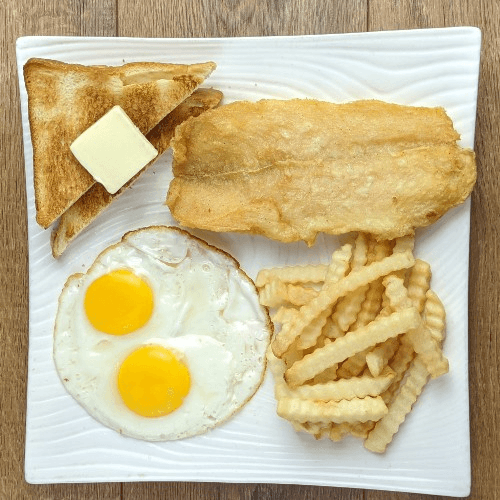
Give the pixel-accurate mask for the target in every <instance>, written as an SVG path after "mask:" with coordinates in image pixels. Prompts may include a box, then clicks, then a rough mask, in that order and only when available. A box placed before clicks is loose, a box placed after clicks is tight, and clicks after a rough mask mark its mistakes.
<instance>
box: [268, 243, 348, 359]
mask: <svg viewBox="0 0 500 500" xmlns="http://www.w3.org/2000/svg"><path fill="white" fill-rule="evenodd" d="M351 254H352V246H351V245H349V244H346V245H344V246H343V247H342V248H340V249H338V250H336V251H335V252H333V255H332V260H331V262H330V265H329V267H328V271H327V273H326V277H325V283H324V285H323V288H322V289H321V292H320V293H319V295H318V296H317V297H315V298H314V299H312V300H311V301H310V302H309V303H308V304H306V305H304V306H302V307H301V308H300V315H299V316H298V317H297V318H296V319H295V321H291V322H290V323H286V324H284V325H283V328H282V329H281V331H279V332H278V333H277V334H276V336H275V337H274V340H273V341H272V344H271V345H272V348H273V351H274V354H276V356H282V355H283V354H284V353H285V352H286V351H287V349H288V347H289V346H290V345H291V344H292V343H293V341H294V340H295V339H296V338H297V337H298V336H299V335H301V334H302V332H303V330H304V329H305V328H306V327H307V326H308V325H309V324H310V323H312V321H313V320H314V319H316V318H317V317H318V316H319V315H320V314H321V313H322V312H323V311H324V310H325V309H327V308H329V307H332V305H333V303H329V302H328V291H329V290H330V288H332V287H334V286H335V285H336V280H338V279H340V277H341V276H344V275H345V273H346V272H347V270H348V267H349V261H350V260H351ZM320 334H321V330H320V331H319V333H318V335H320ZM313 344H314V343H313Z"/></svg>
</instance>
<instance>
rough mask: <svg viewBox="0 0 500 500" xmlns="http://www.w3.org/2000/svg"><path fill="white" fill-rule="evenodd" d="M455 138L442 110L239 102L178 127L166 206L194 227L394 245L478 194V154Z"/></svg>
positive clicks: (384, 105)
mask: <svg viewBox="0 0 500 500" xmlns="http://www.w3.org/2000/svg"><path fill="white" fill-rule="evenodd" d="M458 138H459V135H458V133H457V132H456V131H455V130H454V128H453V124H452V122H451V120H450V118H449V117H448V116H447V115H446V113H445V112H444V110H443V109H441V108H415V107H410V106H399V105H396V104H389V103H384V102H381V101H356V102H353V103H347V104H334V103H328V102H321V101H314V100H308V99H292V100H285V101H279V100H263V101H259V102H257V103H250V102H245V101H239V102H234V103H232V104H229V105H227V106H222V107H220V108H218V109H216V110H211V111H209V112H207V113H205V114H204V115H202V116H200V117H198V118H195V119H190V120H187V121H186V122H185V123H184V124H182V125H181V126H180V127H178V128H177V130H176V134H175V137H174V139H173V141H172V148H173V151H174V162H173V172H174V179H173V181H172V182H171V184H170V187H169V191H168V196H167V205H168V206H169V208H170V211H171V213H172V215H173V216H174V217H175V219H176V220H177V221H178V222H179V223H180V224H181V225H183V226H186V227H193V228H194V227H196V228H199V229H206V230H211V231H235V232H246V233H252V234H261V235H264V236H267V237H269V238H272V239H276V240H279V241H283V242H293V241H298V240H304V241H306V242H307V243H308V244H309V245H311V244H313V243H314V241H315V238H316V236H317V234H318V233H320V232H324V233H329V234H342V233H347V232H351V231H362V232H369V233H372V234H374V235H376V237H377V238H380V239H393V238H396V237H398V236H402V235H405V234H408V233H410V232H412V231H413V229H414V228H415V227H424V226H427V225H429V224H431V223H432V222H434V221H436V220H437V219H438V218H439V217H441V216H442V215H443V214H444V213H445V212H446V211H447V210H449V209H450V208H452V207H454V206H456V205H458V204H460V203H462V202H463V201H464V200H465V199H466V198H467V196H468V195H469V194H470V192H471V190H472V188H473V186H474V183H475V179H476V166H475V159H474V153H473V152H472V151H471V150H468V149H462V148H460V147H459V146H458V145H457V144H456V141H457V139H458Z"/></svg>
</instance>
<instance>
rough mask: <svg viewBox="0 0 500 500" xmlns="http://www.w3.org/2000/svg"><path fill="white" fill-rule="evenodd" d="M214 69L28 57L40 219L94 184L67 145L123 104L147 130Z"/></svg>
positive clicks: (45, 221)
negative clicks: (69, 61) (93, 62)
mask: <svg viewBox="0 0 500 500" xmlns="http://www.w3.org/2000/svg"><path fill="white" fill-rule="evenodd" d="M214 68H215V64H214V63H211V62H209V63H204V64H194V65H174V64H163V63H131V64H125V65H123V66H120V67H108V66H83V65H80V64H66V63H63V62H59V61H52V60H47V59H30V60H28V62H27V63H26V64H25V65H24V80H25V84H26V90H27V93H28V117H29V123H30V130H31V141H32V144H33V169H34V185H35V207H36V213H37V215H36V217H37V222H38V223H39V224H40V225H41V226H42V227H44V228H47V227H48V226H49V225H50V224H52V222H54V220H56V219H57V217H59V216H60V215H61V214H62V213H63V212H64V211H65V210H66V209H67V208H68V207H69V206H71V205H72V204H73V203H74V202H75V201H76V200H77V199H78V198H79V197H80V196H81V195H83V194H84V193H85V192H86V191H87V190H88V189H89V188H90V187H91V186H92V185H93V184H94V179H93V178H92V176H91V175H90V174H89V173H88V172H87V171H86V170H85V169H84V168H83V167H82V166H81V165H80V164H79V162H78V161H77V160H76V158H75V157H74V156H73V154H72V153H71V151H70V149H69V146H70V145H71V143H72V142H73V141H74V140H75V139H76V138H77V137H78V136H79V135H80V134H81V133H82V132H83V131H84V130H86V129H87V128H88V127H89V126H90V125H92V124H93V123H95V122H96V121H97V120H98V119H99V118H101V117H102V116H103V115H104V114H105V113H106V112H107V111H109V110H110V109H111V108H112V107H113V106H114V105H120V106H121V107H122V108H123V109H124V110H125V112H126V113H127V114H129V116H131V118H132V120H133V121H134V123H135V124H136V125H137V126H138V127H139V129H140V130H141V132H142V133H144V134H146V133H147V132H149V131H150V130H151V129H152V128H154V127H155V126H156V125H157V124H158V122H159V121H160V120H161V119H162V118H163V117H164V116H165V115H166V114H168V113H169V112H170V111H171V110H172V109H174V108H175V107H176V106H177V105H178V104H179V103H180V102H182V101H183V100H184V99H185V98H186V97H187V96H188V95H190V94H191V93H192V92H193V90H194V89H195V88H196V87H197V86H198V85H199V84H201V83H202V82H203V80H204V79H205V78H206V77H207V76H208V75H210V73H211V72H212V71H213V70H214Z"/></svg>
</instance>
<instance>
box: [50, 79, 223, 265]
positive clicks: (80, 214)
mask: <svg viewBox="0 0 500 500" xmlns="http://www.w3.org/2000/svg"><path fill="white" fill-rule="evenodd" d="M221 99H222V92H220V91H219V90H215V89H197V90H195V91H194V92H193V94H192V95H190V96H189V97H188V98H187V99H186V100H185V101H183V102H182V103H181V104H179V105H178V106H177V107H176V108H175V109H174V110H173V111H172V112H171V113H169V114H168V115H167V116H166V117H165V118H164V119H163V120H162V121H161V122H160V123H159V124H158V125H157V126H156V127H155V128H154V129H153V130H151V132H149V134H147V136H146V137H147V139H148V140H149V141H150V142H151V143H152V144H153V146H154V147H155V148H156V149H157V150H158V153H159V155H161V154H162V153H163V152H164V151H166V150H167V149H168V147H169V145H170V141H171V139H172V137H173V135H174V132H175V128H176V127H177V125H179V124H180V123H182V122H184V121H185V120H187V119H188V118H190V117H191V116H199V115H200V114H201V113H203V112H204V111H207V110H208V109H211V108H214V107H215V106H217V105H218V104H219V103H220V101H221ZM159 155H158V157H159ZM155 160H156V159H155ZM155 160H153V161H152V162H150V163H149V164H148V165H146V166H145V167H144V168H143V169H142V170H141V171H140V172H139V173H137V174H136V175H135V176H134V177H133V178H132V179H130V181H128V182H127V183H126V184H125V185H124V186H123V187H122V188H121V189H120V190H118V192H116V193H115V194H109V193H108V192H107V191H106V189H104V187H103V186H102V185H101V184H99V183H95V184H94V185H93V186H92V187H91V188H90V189H89V190H88V191H87V192H86V193H85V194H83V196H81V197H80V198H79V199H78V200H77V201H76V202H75V203H74V204H73V205H72V206H71V207H69V208H68V210H66V212H64V213H63V214H62V215H61V218H60V220H59V225H58V226H57V228H56V229H55V230H54V231H53V233H52V240H51V244H52V255H53V256H54V257H55V258H58V257H60V256H61V254H62V253H63V252H64V250H65V249H66V248H67V246H68V245H69V244H70V243H71V241H73V240H74V239H75V238H76V236H78V234H79V233H80V232H81V231H83V229H85V228H86V227H87V226H88V225H89V224H90V223H91V222H92V221H93V220H94V219H95V218H96V217H97V216H98V215H99V214H100V213H101V212H102V211H103V210H104V209H105V208H106V207H107V206H108V205H110V203H111V202H112V201H113V200H115V199H116V198H117V197H118V196H119V195H120V194H121V193H123V192H124V191H125V190H126V189H127V188H128V187H130V186H131V185H132V183H133V182H134V181H135V180H136V179H137V178H138V177H139V175H140V174H141V173H142V172H144V171H145V170H146V168H148V166H149V165H151V164H152V163H154V161H155Z"/></svg>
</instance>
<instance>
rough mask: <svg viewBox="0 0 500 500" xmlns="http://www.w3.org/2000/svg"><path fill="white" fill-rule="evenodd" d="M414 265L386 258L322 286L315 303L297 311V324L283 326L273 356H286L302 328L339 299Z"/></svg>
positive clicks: (405, 257) (406, 257) (405, 256)
mask: <svg viewBox="0 0 500 500" xmlns="http://www.w3.org/2000/svg"><path fill="white" fill-rule="evenodd" d="M413 263H414V258H413V255H412V254H411V253H398V254H394V255H390V256H389V257H385V258H384V259H383V260H381V261H378V262H373V263H372V264H369V265H368V266H365V267H362V268H361V269H359V270H357V271H352V272H351V273H349V274H348V275H347V276H346V277H345V278H342V279H341V280H339V281H338V282H336V283H333V284H331V285H330V286H327V285H325V287H324V288H323V289H322V290H321V292H320V294H319V295H318V296H317V297H316V298H315V299H313V300H311V302H309V304H306V305H305V306H302V307H301V308H300V313H301V314H300V316H299V317H298V318H297V320H296V321H294V322H292V323H289V325H290V327H289V328H285V327H286V326H287V325H284V327H283V329H282V330H281V332H279V333H278V335H277V336H276V337H275V340H274V343H273V350H274V352H275V354H276V355H281V353H283V352H285V351H286V349H287V348H288V345H289V344H290V343H291V342H293V340H294V339H295V338H296V337H297V336H299V335H301V334H302V332H303V330H304V328H306V327H307V325H308V324H310V323H311V322H312V321H313V319H315V318H316V317H318V316H319V315H320V314H321V312H322V311H324V310H325V309H327V308H328V307H331V305H332V304H334V303H335V302H336V301H337V300H338V299H339V298H340V297H343V296H344V295H346V294H347V293H349V292H352V291H354V290H356V289H357V288H359V287H360V286H364V285H366V284H368V283H370V282H372V281H375V280H376V279H378V278H380V277H381V276H384V275H386V274H388V273H391V272H393V271H397V270H399V269H405V268H407V267H411V266H412V265H413ZM325 283H326V282H325ZM341 338H342V337H341ZM337 340H340V339H337Z"/></svg>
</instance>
